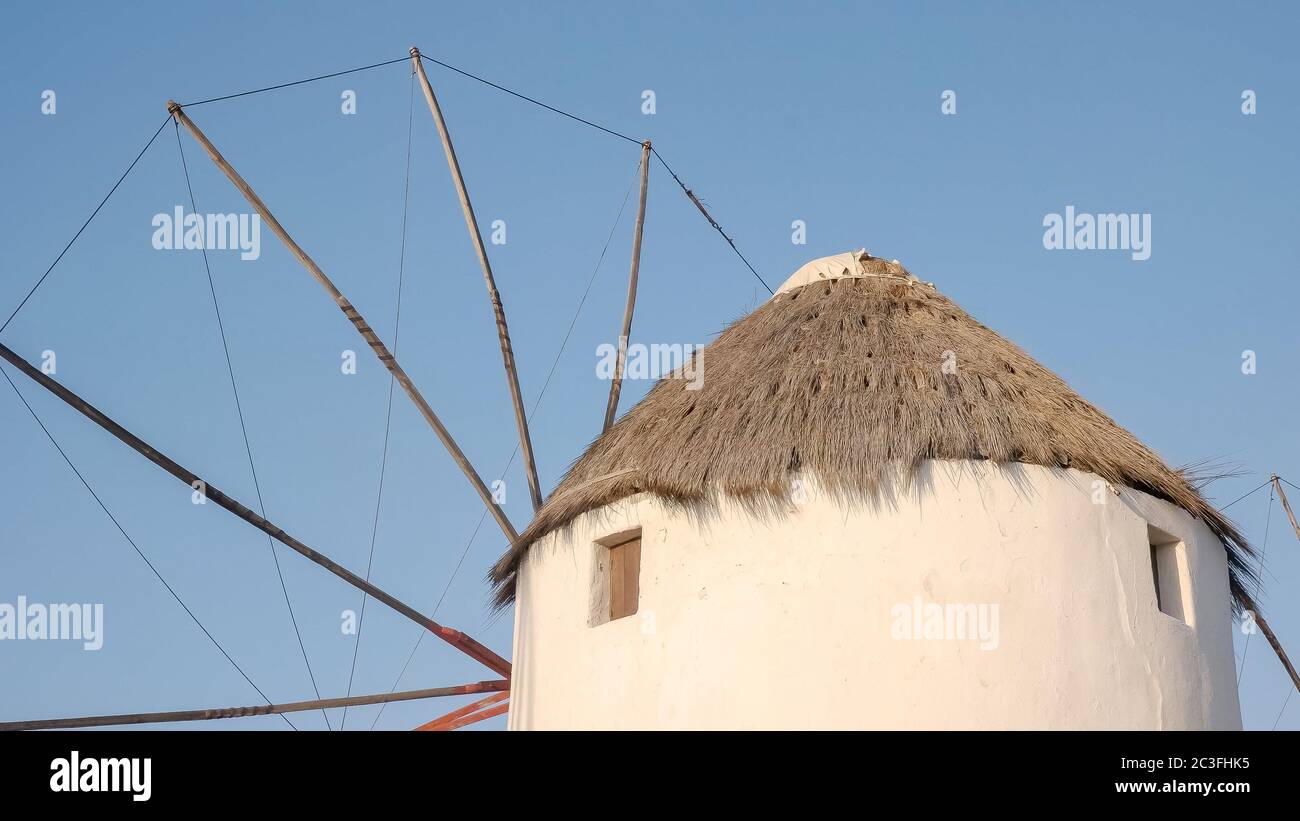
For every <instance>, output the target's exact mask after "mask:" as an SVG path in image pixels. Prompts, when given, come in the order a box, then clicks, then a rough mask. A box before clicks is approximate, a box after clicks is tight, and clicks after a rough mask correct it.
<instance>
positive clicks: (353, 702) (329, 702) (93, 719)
mask: <svg viewBox="0 0 1300 821" xmlns="http://www.w3.org/2000/svg"><path fill="white" fill-rule="evenodd" d="M509 689H510V682H509V681H506V680H504V679H503V680H501V681H480V682H478V683H477V684H460V685H457V686H455V687H434V688H431V689H428V690H407V691H405V692H401V693H381V694H379V695H373V696H350V697H348V698H321V699H316V700H314V701H292V702H289V703H288V704H260V705H257V706H255V707H218V708H214V709H209V710H175V711H171V712H165V713H124V714H119V715H108V716H83V717H81V718H42V719H37V720H35V721H6V722H0V732H4V731H11V730H72V729H77V728H82V727H114V726H121V725H124V724H161V723H165V722H173V721H210V720H212V719H217V718H243V717H245V716H266V715H277V714H280V713H300V712H305V711H307V710H328V709H331V708H334V707H356V706H359V705H363V704H387V703H389V702H393V701H413V700H415V699H421V698H441V697H443V696H463V695H470V694H473V693H487V692H493V691H505V692H504V693H502V695H503V696H505V697H508V696H509V695H510V693H509Z"/></svg>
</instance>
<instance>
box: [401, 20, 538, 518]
mask: <svg viewBox="0 0 1300 821" xmlns="http://www.w3.org/2000/svg"><path fill="white" fill-rule="evenodd" d="M411 68H412V70H413V71H414V72H415V73H416V74H417V75H419V77H420V86H421V88H423V89H424V99H425V101H427V102H428V103H429V111H430V112H431V113H432V114H433V122H434V124H435V125H436V126H437V127H438V136H439V137H440V138H441V139H442V148H443V151H444V152H445V153H446V155H447V167H448V168H450V169H451V179H452V181H453V182H454V183H456V195H457V196H458V197H460V210H461V211H462V212H463V213H464V214H465V227H466V228H468V229H469V238H470V240H471V241H472V242H473V243H474V252H475V253H477V254H478V262H479V266H480V267H481V268H482V269H483V281H484V282H485V283H486V284H487V291H488V300H489V301H490V302H491V303H492V315H493V317H494V318H495V319H496V324H497V339H498V340H499V341H500V343H501V361H502V363H503V364H504V365H505V369H506V382H507V383H508V385H509V387H510V402H511V403H512V404H513V405H514V409H515V426H516V427H517V428H518V429H519V451H520V453H522V454H523V458H524V475H525V476H527V477H528V494H529V496H530V497H531V498H532V502H533V511H534V512H536V511H537V510H538V509H539V508H540V507H541V506H542V488H541V484H540V483H539V482H538V479H537V464H536V462H535V461H534V459H533V439H532V435H531V434H530V433H529V431H528V414H527V413H526V412H525V411H524V398H523V394H522V393H520V391H519V373H518V371H517V370H516V369H515V353H514V349H513V348H512V347H511V345H510V328H509V326H507V325H506V310H505V306H504V305H502V304H501V293H500V292H499V291H497V284H496V280H495V279H494V278H493V277H492V263H491V262H489V261H488V255H487V248H486V247H485V246H484V245H483V232H482V231H480V230H479V227H478V218H477V217H475V216H474V206H473V204H472V203H470V200H469V190H468V189H467V188H466V187H465V175H464V174H462V173H461V171H460V160H458V159H457V158H456V149H455V148H454V147H453V146H452V144H451V132H450V131H448V130H447V121H446V120H444V119H443V116H442V108H441V107H440V106H439V105H438V98H437V97H436V96H434V93H433V86H432V85H430V84H429V75H427V74H425V73H424V64H423V62H421V60H420V50H419V49H418V48H416V47H415V46H411Z"/></svg>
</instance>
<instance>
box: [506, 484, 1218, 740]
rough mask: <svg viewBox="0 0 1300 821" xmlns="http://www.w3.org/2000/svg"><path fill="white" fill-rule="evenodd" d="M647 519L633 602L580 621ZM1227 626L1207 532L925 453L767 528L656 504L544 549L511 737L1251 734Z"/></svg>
mask: <svg viewBox="0 0 1300 821" xmlns="http://www.w3.org/2000/svg"><path fill="white" fill-rule="evenodd" d="M638 527H639V528H640V529H641V534H642V548H641V559H640V561H641V567H640V598H639V610H638V612H637V613H636V614H635V615H632V616H628V617H625V618H621V619H617V620H614V621H610V622H608V623H605V624H599V625H597V626H590V623H591V620H592V619H591V610H592V601H593V599H592V590H593V587H594V586H595V587H598V586H599V575H600V569H599V568H598V565H597V558H598V556H599V550H600V548H599V547H598V546H597V542H598V541H599V540H602V539H605V538H606V537H608V536H610V535H611V534H615V533H623V532H626V531H629V530H632V529H634V528H638ZM1156 533H1159V534H1161V537H1160V538H1158V539H1157V538H1156V537H1155V536H1153V535H1152V534H1156ZM1170 538H1172V539H1174V540H1176V542H1177V544H1173V545H1169V546H1168V550H1167V551H1166V553H1165V554H1162V555H1165V558H1166V559H1168V561H1167V562H1165V563H1164V564H1159V563H1157V564H1159V567H1158V568H1157V569H1156V570H1154V571H1153V561H1152V552H1153V548H1152V543H1153V541H1161V542H1168V541H1169V539H1170ZM1162 561H1164V560H1163V559H1162ZM1153 575H1158V576H1160V577H1162V582H1163V584H1165V585H1170V584H1172V585H1174V587H1173V588H1166V594H1165V595H1163V596H1162V604H1163V606H1164V608H1165V610H1174V612H1181V614H1182V615H1181V617H1180V616H1178V615H1170V614H1169V613H1167V612H1163V611H1162V609H1161V604H1158V603H1157V596H1156V583H1155V582H1154V581H1153ZM1171 590H1172V592H1170V591H1171ZM936 608H937V609H936ZM1178 608H1180V609H1178ZM1230 631H1231V620H1230V612H1229V597H1228V589H1227V568H1226V564H1225V558H1224V549H1223V546H1222V545H1221V544H1220V543H1219V541H1218V540H1217V539H1215V538H1214V536H1213V534H1211V533H1210V531H1209V530H1208V529H1207V528H1206V527H1205V526H1204V525H1203V524H1202V523H1200V522H1197V521H1195V520H1193V519H1192V518H1191V517H1190V516H1189V515H1188V514H1187V513H1185V512H1184V511H1182V510H1181V509H1179V508H1177V507H1174V506H1172V505H1170V504H1168V503H1165V502H1162V501H1159V500H1157V499H1154V498H1152V497H1150V496H1147V495H1146V494H1143V493H1139V492H1137V491H1133V490H1130V489H1126V488H1121V489H1120V492H1119V494H1118V495H1117V494H1115V493H1114V492H1113V490H1112V489H1110V488H1109V487H1108V486H1106V485H1105V483H1104V482H1101V481H1100V480H1099V479H1097V477H1095V476H1093V475H1092V474H1086V473H1080V472H1077V471H1072V470H1050V469H1046V468H1041V467H1037V466H1013V467H1011V468H998V467H996V466H992V465H989V464H987V463H983V462H937V463H929V464H927V465H925V466H924V467H923V468H922V469H921V471H920V472H919V474H918V476H917V481H916V483H915V484H913V485H910V486H909V488H908V489H907V490H906V491H903V492H902V493H901V494H900V495H899V496H898V497H897V498H895V499H893V500H891V501H890V502H888V503H879V504H875V505H871V506H864V507H861V508H859V509H846V508H845V507H844V506H843V505H842V504H840V503H838V502H836V501H834V500H832V499H830V498H828V497H827V496H825V495H824V494H822V493H821V492H820V491H819V490H818V489H817V488H816V486H815V485H813V484H812V483H808V486H807V487H806V499H805V500H804V501H802V502H801V503H799V504H795V505H792V506H791V508H790V510H789V513H788V515H786V516H783V517H779V518H776V519H772V520H770V521H760V520H756V519H754V518H753V517H752V516H750V515H748V514H747V513H745V512H744V511H743V510H742V509H740V508H738V507H736V506H733V505H725V506H724V507H723V508H722V509H721V510H720V511H719V512H718V514H717V515H716V516H713V517H710V518H709V519H708V520H706V521H700V520H699V519H698V518H696V517H692V516H688V515H686V514H684V513H681V512H679V511H673V510H670V509H668V508H666V507H665V506H664V505H662V504H661V503H660V502H658V501H657V500H655V499H653V498H650V497H647V496H644V495H643V496H638V497H633V498H629V499H626V500H623V501H622V502H619V503H616V504H614V505H611V506H610V507H609V508H607V509H604V510H601V511H593V512H592V513H589V514H586V515H585V516H583V517H581V518H580V519H579V520H578V521H577V523H576V524H575V526H574V527H573V528H572V529H570V530H568V531H566V532H562V533H558V534H552V535H550V536H548V537H546V538H545V539H543V540H542V541H540V542H539V543H537V544H536V545H534V546H533V548H532V550H531V552H530V554H529V557H528V558H527V559H526V561H525V562H524V565H523V567H522V569H521V574H520V577H519V584H518V595H517V602H516V613H515V638H514V675H513V685H512V696H511V701H510V705H511V706H510V719H509V726H510V727H511V728H512V729H532V728H537V729H565V728H572V729H587V728H596V729H624V728H673V729H679V728H680V729H693V728H700V729H703V728H845V729H911V728H919V729H925V728H933V729H1005V728H1061V729H1103V728H1106V729H1109V728H1115V729H1239V728H1240V727H1241V715H1240V707H1239V704H1238V701H1237V690H1236V682H1235V676H1234V671H1233V651H1232V637H1231V632H1230Z"/></svg>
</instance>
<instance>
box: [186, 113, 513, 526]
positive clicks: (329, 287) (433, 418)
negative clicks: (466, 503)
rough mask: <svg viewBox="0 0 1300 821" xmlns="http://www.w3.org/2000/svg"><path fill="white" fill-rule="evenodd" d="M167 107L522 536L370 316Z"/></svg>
mask: <svg viewBox="0 0 1300 821" xmlns="http://www.w3.org/2000/svg"><path fill="white" fill-rule="evenodd" d="M167 110H168V111H170V112H171V113H172V116H173V117H175V118H176V122H178V123H180V124H181V125H183V126H185V130H186V131H188V132H190V134H191V135H193V137H194V139H195V140H197V141H198V143H199V145H201V146H202V147H203V150H204V151H206V152H207V154H208V157H210V158H211V159H212V162H214V163H216V166H217V167H218V168H220V169H221V171H222V173H223V174H225V175H226V177H227V178H228V179H229V180H230V181H231V182H232V183H234V185H235V187H236V188H238V189H239V192H240V193H241V194H243V195H244V199H246V200H248V202H249V204H250V205H252V206H253V208H254V209H255V210H256V211H257V213H258V214H260V215H261V217H262V219H263V220H264V221H265V222H266V224H267V225H269V226H270V227H271V230H272V231H273V232H274V233H275V235H276V236H277V237H279V238H280V241H281V242H283V243H284V245H285V247H286V248H288V249H289V252H290V253H292V254H293V255H294V256H295V257H296V258H297V259H298V261H299V262H301V263H302V266H303V267H304V268H306V269H307V271H308V273H310V274H311V275H312V276H313V277H315V279H316V281H317V282H319V283H320V284H321V287H323V288H324V289H325V290H326V292H328V293H329V295H330V297H332V298H333V300H334V303H335V304H336V305H338V306H339V309H340V310H341V311H343V315H344V316H346V317H347V318H348V321H350V322H351V323H352V324H353V325H354V326H355V327H356V329H357V332H358V333H360V334H361V336H362V338H364V339H365V340H366V342H367V343H368V344H369V345H370V349H371V350H372V351H374V352H375V356H377V357H379V361H380V362H382V363H384V367H386V368H388V370H389V372H390V373H392V375H393V377H394V378H396V379H397V381H398V383H399V384H400V385H401V386H402V389H403V390H404V391H406V395H407V396H409V397H411V401H412V402H414V403H415V406H416V407H417V408H419V410H420V414H421V415H422V416H423V417H424V419H425V421H427V422H428V423H429V426H430V427H432V428H433V432H434V433H436V434H437V435H438V438H439V439H440V440H442V444H443V447H445V448H446V449H447V452H448V453H450V454H451V458H452V459H453V460H455V462H456V464H457V465H459V466H460V469H461V471H462V472H463V473H464V474H465V478H466V479H468V480H469V483H470V484H471V485H473V487H474V490H475V491H477V492H478V495H479V498H480V499H482V500H483V504H485V505H487V507H488V510H489V511H491V513H492V518H494V519H496V521H497V524H498V525H500V527H501V530H502V532H504V533H505V534H506V538H508V539H509V540H510V541H511V543H513V542H514V541H515V540H516V539H518V538H519V534H518V533H516V532H515V528H514V526H513V525H511V524H510V520H509V519H508V518H506V514H505V511H503V510H502V509H501V507H500V506H499V505H497V503H496V501H494V500H493V498H492V493H491V491H489V490H488V489H487V486H486V485H484V484H483V480H482V479H481V478H480V477H479V475H478V472H477V471H475V470H474V466H473V465H471V464H470V462H469V459H467V458H466V457H465V454H464V452H463V451H461V449H460V446H459V445H457V444H456V440H455V439H453V438H452V435H451V433H449V432H448V431H447V428H446V427H445V426H444V425H443V424H442V420H440V419H439V418H438V414H436V413H434V412H433V408H431V407H429V403H428V402H426V401H425V400H424V396H423V395H422V394H421V393H420V391H419V389H418V388H416V387H415V383H413V382H412V381H411V378H410V377H409V376H407V375H406V371H405V370H404V369H403V368H402V366H401V365H400V364H399V363H398V361H397V358H396V357H395V356H393V354H392V352H391V351H389V350H388V346H387V345H385V344H384V343H383V342H382V341H380V339H379V336H378V335H377V334H376V333H375V332H374V330H373V329H372V328H371V327H370V326H369V325H368V324H366V320H365V319H364V318H363V317H362V316H361V314H359V313H358V312H357V309H356V308H354V307H353V306H352V303H351V302H349V301H348V299H347V297H345V296H343V294H342V292H340V291H339V289H338V288H337V287H335V285H334V283H333V282H331V281H330V278H329V277H327V276H325V272H324V271H322V270H321V269H320V266H319V265H317V264H316V263H315V261H314V260H312V258H311V257H309V256H308V255H307V252H306V251H304V250H303V249H302V246H300V245H299V244H298V243H296V242H294V240H293V237H291V236H289V232H288V231H286V230H285V229H284V226H282V225H281V224H280V221H279V220H277V219H276V218H275V215H274V214H272V213H271V209H269V208H267V207H266V203H265V202H263V201H262V198H261V197H259V196H257V192H256V191H254V190H253V189H252V187H251V186H249V184H248V183H247V182H245V181H244V178H243V177H241V176H239V172H238V171H236V170H235V169H234V167H233V166H231V164H230V163H228V162H226V158H225V157H223V156H221V152H220V151H218V150H217V148H216V146H214V145H213V144H212V142H211V141H210V140H208V138H207V136H205V135H204V133H203V132H202V131H200V130H199V128H198V126H196V125H195V124H194V122H193V121H192V120H191V119H190V118H189V117H188V116H187V115H186V114H185V112H184V111H183V110H182V109H181V106H180V105H179V104H177V103H175V102H173V101H171V100H168V101H167Z"/></svg>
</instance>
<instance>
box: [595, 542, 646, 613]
mask: <svg viewBox="0 0 1300 821" xmlns="http://www.w3.org/2000/svg"><path fill="white" fill-rule="evenodd" d="M594 547H595V557H594V558H595V563H594V568H595V573H594V574H593V575H594V578H593V579H592V587H591V593H592V595H591V611H590V618H589V619H588V624H589V625H590V626H592V627H595V626H596V625H599V624H605V623H606V622H610V621H613V620H614V619H621V618H624V617H626V616H631V615H633V614H635V613H636V611H637V607H638V605H639V604H640V599H641V529H640V528H636V529H634V530H625V531H622V532H620V533H615V534H612V535H610V536H607V537H605V538H604V539H600V540H599V541H597V542H596V544H595V546H594Z"/></svg>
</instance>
